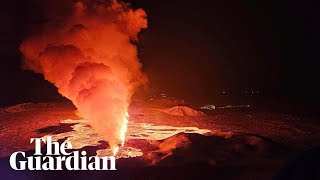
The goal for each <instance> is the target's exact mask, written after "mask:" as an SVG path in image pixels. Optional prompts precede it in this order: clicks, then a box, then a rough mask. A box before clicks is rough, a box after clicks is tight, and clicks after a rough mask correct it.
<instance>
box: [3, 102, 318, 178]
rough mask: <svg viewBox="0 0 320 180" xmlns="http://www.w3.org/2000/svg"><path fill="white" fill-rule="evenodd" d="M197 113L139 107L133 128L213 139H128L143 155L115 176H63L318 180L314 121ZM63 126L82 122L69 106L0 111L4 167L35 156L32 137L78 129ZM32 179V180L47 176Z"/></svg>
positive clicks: (134, 108) (244, 111) (121, 164)
mask: <svg viewBox="0 0 320 180" xmlns="http://www.w3.org/2000/svg"><path fill="white" fill-rule="evenodd" d="M198 110H199V109H197V108H196V107H193V109H190V108H189V107H185V106H179V104H169V105H168V104H165V105H164V104H159V103H154V102H142V101H134V102H133V103H132V105H131V106H130V110H129V114H130V119H129V120H130V122H132V123H136V124H139V123H147V124H153V125H155V126H171V127H176V128H177V129H178V127H181V128H182V127H196V128H199V129H204V130H209V131H210V132H207V133H204V134H198V133H190V132H189V133H188V132H187V131H183V132H182V133H181V132H180V133H178V134H175V135H174V134H173V135H172V136H171V137H167V138H165V139H154V140H150V139H148V138H146V139H130V140H128V141H127V143H126V144H128V145H130V146H132V147H133V148H138V149H140V150H141V151H142V152H143V155H142V156H139V157H135V158H128V159H119V160H118V161H117V163H118V164H117V165H118V169H119V171H117V172H116V173H111V174H110V173H109V174H106V173H98V172H92V173H91V174H90V173H89V174H90V175H88V174H86V173H84V172H79V173H71V174H70V173H69V172H63V173H64V174H67V175H68V176H72V177H73V176H75V177H83V178H85V177H90V176H91V175H94V176H96V177H97V178H104V177H105V176H108V177H109V176H110V177H113V178H121V179H122V178H129V179H157V178H159V179H162V178H167V179H171V178H175V179H180V178H182V177H194V178H208V179H211V177H212V178H214V177H215V178H218V179H257V178H260V179H271V178H275V177H278V178H280V179H282V178H284V177H288V179H291V178H290V177H295V176H297V177H299V176H300V177H307V175H310V174H311V176H310V177H311V178H313V177H316V176H318V177H319V172H320V171H319V165H318V164H319V157H320V156H319V151H318V147H320V131H319V130H320V126H319V122H317V121H316V120H314V119H313V120H311V119H305V118H301V117H297V116H294V115H291V114H281V113H272V112H265V111H262V110H257V109H255V108H254V107H250V108H234V109H216V110H206V111H203V112H200V111H198ZM65 119H74V120H77V119H80V118H79V117H77V116H76V114H75V108H74V107H73V106H72V105H71V104H68V103H39V104H33V103H27V104H19V105H15V106H11V107H7V108H1V109H0V128H1V129H0V130H1V131H0V157H2V161H1V166H2V167H4V166H6V165H7V166H8V161H7V160H8V156H10V155H11V153H13V152H15V151H28V150H29V151H32V149H33V145H30V144H29V141H30V138H31V137H43V136H45V135H59V134H63V133H65V132H71V131H74V129H73V128H74V126H73V125H75V124H77V123H78V122H77V121H75V122H74V123H69V124H65V123H61V121H62V120H65ZM79 141H81V140H79ZM107 146H108V145H107V143H101V144H100V145H97V146H88V147H82V148H84V149H86V150H88V152H91V153H92V154H93V155H95V153H96V152H97V150H99V149H101V148H107ZM317 158H318V159H317ZM300 166H301V167H300ZM309 166H311V167H310V168H309ZM2 171H5V173H11V174H12V172H11V171H10V169H9V168H2ZM28 173H31V172H26V173H22V174H20V175H21V176H19V177H26V176H28V175H29V174H28ZM31 174H32V176H34V177H42V176H43V175H44V174H34V173H31ZM209 177H210V178H209Z"/></svg>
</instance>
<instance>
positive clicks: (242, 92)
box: [221, 91, 261, 94]
mask: <svg viewBox="0 0 320 180" xmlns="http://www.w3.org/2000/svg"><path fill="white" fill-rule="evenodd" d="M221 93H222V94H228V92H227V91H222V92H221ZM260 93H261V91H241V94H260Z"/></svg>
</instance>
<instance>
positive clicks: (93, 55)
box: [20, 0, 147, 154]
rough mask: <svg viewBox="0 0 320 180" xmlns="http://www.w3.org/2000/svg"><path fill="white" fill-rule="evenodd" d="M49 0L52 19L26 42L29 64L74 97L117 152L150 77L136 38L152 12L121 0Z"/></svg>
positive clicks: (46, 10) (26, 63)
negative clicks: (135, 98) (137, 91)
mask: <svg viewBox="0 0 320 180" xmlns="http://www.w3.org/2000/svg"><path fill="white" fill-rule="evenodd" d="M45 2H46V3H44V4H46V7H44V11H43V12H44V13H45V14H44V15H43V17H46V18H45V19H47V20H46V21H44V22H43V23H42V24H37V25H36V26H35V27H33V28H32V33H31V34H30V35H29V36H28V37H27V38H26V39H25V40H24V41H23V42H22V44H21V46H20V51H21V52H22V54H23V55H24V61H23V63H24V64H23V65H24V67H25V68H27V69H30V70H33V71H34V72H36V73H42V74H43V75H44V78H45V79H46V80H48V81H49V82H51V83H53V84H54V85H55V86H56V87H57V88H58V91H59V93H60V94H62V95H63V96H65V97H66V98H68V99H70V100H71V101H72V102H73V104H74V105H75V106H76V107H77V109H78V112H79V114H80V115H81V116H82V117H83V118H85V119H88V120H89V124H90V126H92V127H93V128H94V129H95V131H96V132H97V133H99V134H101V135H102V136H103V137H104V139H105V140H106V141H108V142H109V145H110V148H111V149H112V150H113V152H114V154H116V153H117V151H118V150H119V143H120V146H123V145H124V140H125V133H126V129H127V123H128V120H127V116H126V112H127V110H128V106H129V103H130V99H131V96H132V94H133V93H134V91H135V89H136V88H137V87H138V86H140V85H143V84H144V83H145V82H146V81H147V80H146V77H145V75H144V74H143V73H142V72H141V63H140V62H139V59H138V51H137V47H136V46H135V45H134V44H133V43H132V42H137V41H138V38H137V35H138V33H139V32H140V31H141V29H144V28H147V20H146V13H145V12H144V11H143V10H142V9H136V10H134V9H132V8H131V7H130V5H129V4H127V3H123V2H119V1H117V0H103V1H100V0H99V1H87V0H80V1H73V0H65V1H49V0H48V1H45ZM58 3H61V4H59V5H57V4H58ZM61 7H63V8H61Z"/></svg>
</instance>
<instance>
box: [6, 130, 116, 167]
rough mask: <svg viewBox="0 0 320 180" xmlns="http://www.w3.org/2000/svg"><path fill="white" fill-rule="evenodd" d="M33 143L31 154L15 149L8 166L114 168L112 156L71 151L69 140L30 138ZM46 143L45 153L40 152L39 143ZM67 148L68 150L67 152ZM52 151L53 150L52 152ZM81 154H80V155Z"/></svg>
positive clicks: (114, 162) (114, 161)
mask: <svg viewBox="0 0 320 180" xmlns="http://www.w3.org/2000/svg"><path fill="white" fill-rule="evenodd" d="M33 142H34V144H35V153H34V155H33V156H28V157H26V153H25V152H22V151H17V152H15V153H13V154H12V155H11V156H10V166H11V168H12V169H14V170H26V169H27V170H65V169H66V170H116V160H115V157H114V156H105V157H96V156H90V157H87V156H86V155H87V152H86V151H81V153H80V152H79V151H71V149H72V145H71V143H70V142H64V143H62V144H59V142H56V141H52V139H51V137H50V136H48V137H46V138H45V139H44V138H31V139H30V143H33ZM42 142H43V143H44V144H46V149H47V151H46V153H45V154H44V155H43V154H42V152H41V143H42ZM67 150H69V151H68V152H67ZM52 151H53V152H52ZM80 154H81V155H80Z"/></svg>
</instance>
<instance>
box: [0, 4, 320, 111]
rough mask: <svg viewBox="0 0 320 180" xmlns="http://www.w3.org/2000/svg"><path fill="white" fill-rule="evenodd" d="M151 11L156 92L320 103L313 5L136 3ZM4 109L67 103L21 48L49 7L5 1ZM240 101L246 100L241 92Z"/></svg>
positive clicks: (148, 51) (148, 65)
mask: <svg viewBox="0 0 320 180" xmlns="http://www.w3.org/2000/svg"><path fill="white" fill-rule="evenodd" d="M130 2H132V5H133V7H135V8H139V7H140V8H143V9H144V10H145V11H146V12H147V14H148V20H149V27H148V29H147V30H144V31H143V32H142V33H141V34H140V44H139V50H140V58H141V61H142V63H143V66H144V67H143V69H144V71H145V72H146V74H147V75H148V77H149V79H150V84H149V85H150V87H151V90H157V91H158V92H165V93H168V94H169V95H173V96H181V97H192V98H208V99H214V97H215V96H216V95H218V94H220V93H221V92H222V91H228V92H232V93H233V94H240V93H241V92H242V91H245V90H258V91H260V92H261V93H262V96H265V97H268V98H269V97H272V98H275V99H278V98H288V99H292V100H298V101H316V100H318V92H319V90H320V85H319V80H318V77H319V73H318V68H319V64H320V63H319V57H320V56H319V53H318V48H319V40H320V39H319V32H320V31H319V30H320V28H319V10H318V9H319V8H318V7H319V6H317V5H316V3H313V2H312V1H281V2H279V1H241V2H240V1H225V0H221V1H209V0H207V1H172V0H170V1H169V0H130ZM1 8H2V9H1V11H0V17H1V29H0V42H1V43H0V57H1V59H0V60H1V61H0V62H1V64H0V68H1V69H0V75H1V77H0V85H1V86H0V87H1V88H0V105H1V106H5V105H9V104H14V103H21V102H29V101H33V102H41V101H52V100H61V99H62V98H61V96H60V95H59V94H58V93H57V92H56V88H55V87H54V86H53V85H51V84H50V83H48V82H46V81H45V80H43V78H42V75H35V74H33V73H32V72H29V71H24V70H21V68H20V62H21V54H20V53H19V50H18V47H19V44H20V42H21V41H22V39H23V38H25V37H26V36H27V35H28V29H30V26H32V24H36V23H41V21H42V20H43V19H41V16H39V14H41V6H40V5H36V4H34V3H31V1H28V0H25V1H18V0H13V1H4V2H2V5H1ZM239 96H240V95H239Z"/></svg>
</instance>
